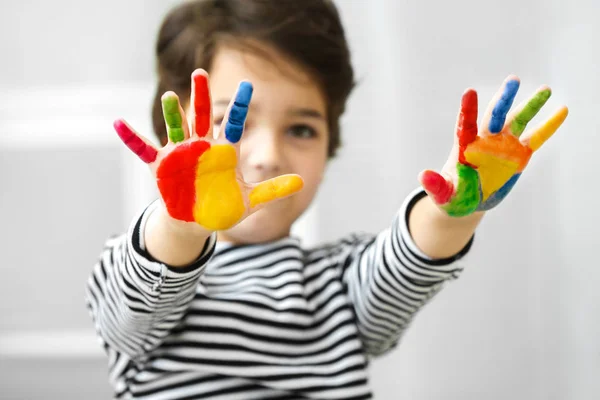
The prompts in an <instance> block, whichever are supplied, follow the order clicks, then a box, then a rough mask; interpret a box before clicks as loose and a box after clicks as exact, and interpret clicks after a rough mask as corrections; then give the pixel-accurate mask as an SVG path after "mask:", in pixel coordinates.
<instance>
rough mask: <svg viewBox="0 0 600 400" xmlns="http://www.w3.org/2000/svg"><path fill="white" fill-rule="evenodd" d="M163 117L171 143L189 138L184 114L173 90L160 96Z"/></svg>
mask: <svg viewBox="0 0 600 400" xmlns="http://www.w3.org/2000/svg"><path fill="white" fill-rule="evenodd" d="M161 102H162V109H163V117H164V119H165V124H166V125H167V136H168V137H169V141H171V142H173V143H178V142H182V141H184V140H185V139H187V138H189V137H190V135H189V130H188V126H187V122H184V121H185V114H184V112H183V109H182V108H181V105H180V104H179V97H177V95H176V94H175V93H174V92H166V93H165V94H163V96H162V98H161Z"/></svg>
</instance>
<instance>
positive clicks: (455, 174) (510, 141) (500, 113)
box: [419, 75, 568, 217]
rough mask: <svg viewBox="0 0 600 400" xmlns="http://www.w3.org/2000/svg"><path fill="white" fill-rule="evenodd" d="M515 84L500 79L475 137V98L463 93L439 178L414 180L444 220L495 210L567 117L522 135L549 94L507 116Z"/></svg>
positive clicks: (427, 175)
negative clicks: (442, 211) (448, 154)
mask: <svg viewBox="0 0 600 400" xmlns="http://www.w3.org/2000/svg"><path fill="white" fill-rule="evenodd" d="M519 84H520V80H519V78H518V77H516V76H512V75H511V76H509V77H508V78H506V80H505V81H504V83H503V85H502V86H501V88H500V90H498V92H497V93H496V95H495V96H494V98H493V99H492V101H491V102H490V104H489V105H488V108H487V111H486V113H485V115H484V118H483V122H482V124H481V127H480V129H479V131H478V129H477V92H476V91H475V90H474V89H468V90H467V91H465V93H464V94H463V97H462V104H461V108H460V113H459V115H458V120H457V124H456V136H455V140H454V146H453V149H452V152H451V153H450V157H449V158H448V161H447V162H446V164H445V165H444V167H443V168H442V171H441V174H438V173H436V172H434V171H431V170H425V171H423V172H421V174H420V175H419V180H420V182H421V184H422V185H423V188H424V189H425V191H426V192H427V194H428V195H429V196H430V197H431V198H432V199H433V201H434V203H436V204H437V205H438V206H439V207H440V208H441V209H442V210H444V211H445V212H446V213H447V214H448V215H450V216H453V217H462V216H466V215H469V214H472V213H473V212H475V211H486V210H489V209H491V208H493V207H495V206H497V205H498V204H499V203H500V202H501V201H502V200H503V199H504V198H505V197H506V195H508V193H509V192H510V190H511V189H512V188H513V186H514V185H515V183H516V182H517V180H518V179H519V177H520V176H521V174H522V172H523V170H524V169H525V167H526V166H527V163H528V162H529V159H530V158H531V155H532V154H533V152H535V151H536V150H538V149H539V148H540V147H541V146H542V144H544V142H545V141H546V140H548V139H549V138H550V137H551V136H552V135H553V134H554V132H556V130H557V129H558V128H559V127H560V125H561V124H562V123H563V122H564V120H565V118H566V117H567V114H568V109H567V107H566V106H563V107H561V108H560V109H559V110H558V111H557V112H556V113H555V114H554V115H553V116H552V117H550V118H549V119H548V120H547V121H545V122H544V123H543V124H541V125H540V126H539V127H537V128H535V129H533V130H532V131H530V132H527V133H526V134H525V135H522V133H523V132H524V130H525V127H526V126H527V124H528V123H529V122H530V121H531V120H532V119H533V117H534V116H535V115H536V114H537V113H538V112H539V111H540V109H541V108H542V107H543V106H544V104H545V103H546V101H547V100H548V99H549V98H550V95H551V90H550V88H549V87H548V86H545V85H544V86H542V87H540V88H539V89H538V90H537V92H536V93H535V94H534V95H533V96H532V97H531V98H530V99H529V100H527V101H525V102H523V103H522V104H521V105H520V106H519V107H517V108H516V109H515V110H513V111H512V112H511V113H510V114H508V111H509V110H510V108H511V106H512V103H513V100H514V98H515V96H516V94H517V91H518V89H519ZM507 114H508V116H507Z"/></svg>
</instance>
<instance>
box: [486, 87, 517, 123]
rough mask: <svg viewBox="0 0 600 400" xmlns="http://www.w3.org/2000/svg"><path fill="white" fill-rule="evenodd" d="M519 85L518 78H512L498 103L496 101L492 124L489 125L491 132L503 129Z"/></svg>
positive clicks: (491, 119)
mask: <svg viewBox="0 0 600 400" xmlns="http://www.w3.org/2000/svg"><path fill="white" fill-rule="evenodd" d="M519 85H520V83H519V81H518V80H512V81H508V82H507V83H506V86H505V87H504V93H502V96H500V98H499V99H498V103H496V106H495V107H494V109H493V110H492V116H491V118H490V125H489V127H488V129H489V131H490V132H491V133H499V132H500V131H502V128H503V127H504V122H505V121H506V115H507V114H508V111H509V110H510V107H511V106H512V104H513V101H514V100H515V96H516V95H517V92H518V91H519Z"/></svg>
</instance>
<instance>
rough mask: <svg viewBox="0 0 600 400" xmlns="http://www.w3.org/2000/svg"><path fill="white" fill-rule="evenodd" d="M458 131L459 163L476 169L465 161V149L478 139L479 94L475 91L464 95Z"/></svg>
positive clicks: (468, 91) (471, 90) (470, 90)
mask: <svg viewBox="0 0 600 400" xmlns="http://www.w3.org/2000/svg"><path fill="white" fill-rule="evenodd" d="M456 129H457V132H456V135H457V137H458V161H459V162H460V163H461V164H463V165H467V166H469V167H472V168H475V166H473V165H471V164H470V163H469V162H467V160H466V159H465V149H466V148H467V146H468V145H469V144H470V143H472V142H474V141H475V139H476V138H477V92H476V91H475V90H473V89H469V90H467V91H466V92H465V93H464V94H463V97H462V101H461V105H460V114H459V116H458V123H457V127H456Z"/></svg>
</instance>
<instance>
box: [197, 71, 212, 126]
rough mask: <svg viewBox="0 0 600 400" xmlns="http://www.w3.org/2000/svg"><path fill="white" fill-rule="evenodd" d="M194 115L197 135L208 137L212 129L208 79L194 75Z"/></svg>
mask: <svg viewBox="0 0 600 400" xmlns="http://www.w3.org/2000/svg"><path fill="white" fill-rule="evenodd" d="M193 80H194V115H195V117H194V118H195V127H196V134H197V135H198V136H200V137H204V136H206V134H207V133H208V129H209V127H210V118H211V115H210V112H211V109H210V93H209V89H208V78H207V77H206V76H204V75H200V74H194V76H193Z"/></svg>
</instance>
